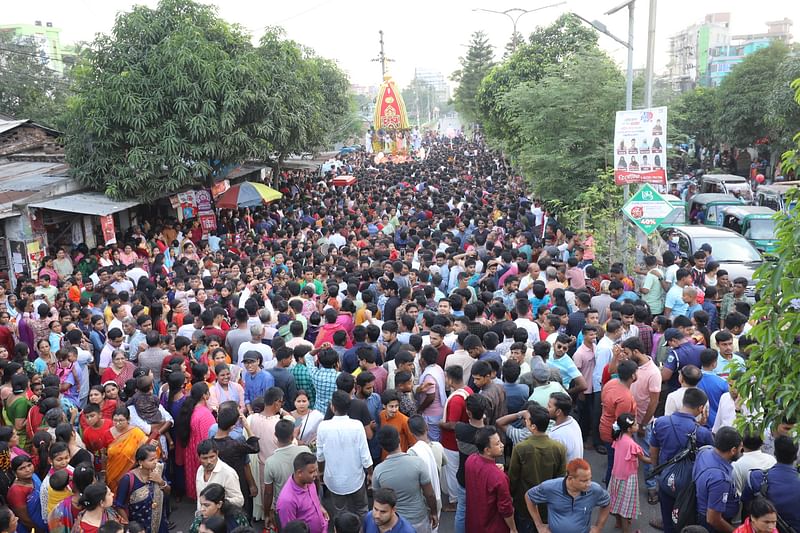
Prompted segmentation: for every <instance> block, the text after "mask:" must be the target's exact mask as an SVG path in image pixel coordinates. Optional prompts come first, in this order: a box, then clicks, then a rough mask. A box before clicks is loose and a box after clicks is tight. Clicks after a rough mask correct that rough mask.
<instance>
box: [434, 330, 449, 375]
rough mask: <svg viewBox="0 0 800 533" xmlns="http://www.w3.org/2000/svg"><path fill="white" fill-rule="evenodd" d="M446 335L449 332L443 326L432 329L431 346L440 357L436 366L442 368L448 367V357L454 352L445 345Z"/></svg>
mask: <svg viewBox="0 0 800 533" xmlns="http://www.w3.org/2000/svg"><path fill="white" fill-rule="evenodd" d="M445 335H447V331H446V330H445V329H444V326H442V325H441V324H436V325H434V326H432V327H431V331H430V340H431V346H433V347H434V348H436V351H437V352H439V357H438V358H437V359H436V364H437V365H439V366H440V367H442V368H445V366H447V365H446V363H447V356H448V355H450V354H451V353H453V350H451V349H450V348H449V347H448V346H447V345H446V344H445V343H444V337H445Z"/></svg>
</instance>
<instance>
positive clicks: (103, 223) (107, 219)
mask: <svg viewBox="0 0 800 533" xmlns="http://www.w3.org/2000/svg"><path fill="white" fill-rule="evenodd" d="M100 227H101V228H102V229H103V239H104V240H105V242H106V246H108V245H111V244H116V243H117V234H116V232H115V230H114V215H105V216H102V217H100Z"/></svg>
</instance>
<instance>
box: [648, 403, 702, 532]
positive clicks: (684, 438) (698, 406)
mask: <svg viewBox="0 0 800 533" xmlns="http://www.w3.org/2000/svg"><path fill="white" fill-rule="evenodd" d="M707 401H708V397H707V396H706V393H705V392H703V391H702V390H700V389H695V388H690V389H687V390H686V393H685V394H684V395H683V405H682V406H681V408H680V410H678V411H677V412H675V413H672V414H671V415H670V416H662V417H659V418H657V419H656V421H655V423H654V424H653V432H652V435H651V436H650V457H651V459H653V468H655V467H656V466H658V465H660V464H662V463H666V462H667V461H669V460H670V459H672V458H673V457H675V456H676V455H677V454H678V453H679V452H681V451H682V450H684V449H685V448H686V447H687V446H688V444H689V436H690V435H691V434H692V433H694V434H695V438H696V442H697V446H705V445H709V444H712V443H713V442H714V439H713V437H712V436H711V431H709V430H708V428H705V427H703V426H701V425H699V424H698V423H697V420H696V417H698V416H701V415H702V413H703V408H704V407H705V405H706V402H707ZM703 418H705V417H703ZM703 418H701V422H703V424H705V420H703ZM658 499H659V503H660V504H661V519H662V520H663V526H662V527H663V529H664V532H665V533H673V532H674V531H675V527H674V526H673V522H672V507H673V506H674V504H675V499H674V498H673V496H672V494H669V493H667V492H665V491H664V490H663V489H661V487H659V490H658ZM651 525H653V524H651Z"/></svg>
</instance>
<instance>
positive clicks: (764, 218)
mask: <svg viewBox="0 0 800 533" xmlns="http://www.w3.org/2000/svg"><path fill="white" fill-rule="evenodd" d="M722 213H723V215H722V227H723V228H728V229H732V230H733V231H735V232H736V233H738V234H740V235H742V236H744V238H745V239H747V240H748V241H750V242H751V243H752V244H753V246H755V247H756V248H758V249H759V250H760V251H761V252H772V251H773V250H774V249H775V246H776V245H777V243H778V240H777V237H776V236H775V231H776V226H777V224H778V221H777V220H775V214H776V213H777V211H775V210H774V209H770V208H769V207H766V206H762V205H732V206H730V207H726V208H725V209H723V210H722Z"/></svg>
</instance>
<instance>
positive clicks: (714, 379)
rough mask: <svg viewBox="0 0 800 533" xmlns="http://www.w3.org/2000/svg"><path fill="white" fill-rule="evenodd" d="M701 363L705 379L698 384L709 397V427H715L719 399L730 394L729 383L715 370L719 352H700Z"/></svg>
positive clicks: (709, 350)
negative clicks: (727, 393)
mask: <svg viewBox="0 0 800 533" xmlns="http://www.w3.org/2000/svg"><path fill="white" fill-rule="evenodd" d="M700 362H701V363H703V377H702V378H701V379H700V382H699V383H698V384H697V388H698V389H702V390H703V392H705V393H706V395H707V396H708V427H712V428H713V427H714V420H715V419H716V418H717V408H718V407H719V399H720V398H721V397H722V395H723V394H725V393H726V392H728V382H727V381H725V380H724V379H722V378H721V377H719V376H718V375H717V374H716V372H715V371H714V369H715V368H716V367H717V352H716V351H714V350H711V349H705V350H703V351H702V352H700Z"/></svg>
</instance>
